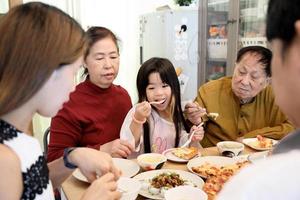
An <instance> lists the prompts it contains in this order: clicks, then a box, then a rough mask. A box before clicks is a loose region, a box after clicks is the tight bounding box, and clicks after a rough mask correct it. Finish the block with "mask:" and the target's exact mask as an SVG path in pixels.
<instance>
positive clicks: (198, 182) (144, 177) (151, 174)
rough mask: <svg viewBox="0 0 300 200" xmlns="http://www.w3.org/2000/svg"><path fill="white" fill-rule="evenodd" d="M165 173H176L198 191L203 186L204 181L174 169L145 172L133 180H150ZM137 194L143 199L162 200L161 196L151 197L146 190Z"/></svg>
mask: <svg viewBox="0 0 300 200" xmlns="http://www.w3.org/2000/svg"><path fill="white" fill-rule="evenodd" d="M165 172H171V173H172V172H174V173H177V174H179V176H180V177H181V178H182V179H183V180H185V181H189V182H191V183H193V184H195V185H196V186H197V187H198V188H200V189H202V187H203V185H204V181H203V180H202V178H200V177H198V176H196V175H194V174H192V173H190V172H186V171H182V170H175V169H160V170H153V171H147V172H143V173H140V174H138V175H136V176H135V177H134V178H136V179H138V180H140V181H143V180H150V179H152V178H153V177H155V176H157V175H159V174H162V173H165ZM139 194H140V195H142V196H144V197H147V198H150V199H164V198H163V196H162V195H161V194H158V195H153V194H151V193H150V192H149V191H148V190H143V189H141V190H140V192H139Z"/></svg>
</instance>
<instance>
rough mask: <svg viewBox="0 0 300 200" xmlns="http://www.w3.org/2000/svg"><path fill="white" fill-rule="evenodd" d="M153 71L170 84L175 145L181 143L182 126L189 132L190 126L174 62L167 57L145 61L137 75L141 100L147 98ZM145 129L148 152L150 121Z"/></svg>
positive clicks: (145, 148)
mask: <svg viewBox="0 0 300 200" xmlns="http://www.w3.org/2000/svg"><path fill="white" fill-rule="evenodd" d="M152 73H158V74H159V75H160V78H161V80H162V82H163V83H166V84H168V85H169V86H170V88H171V91H172V100H171V106H172V105H173V108H171V109H172V111H171V113H172V114H173V116H172V119H173V122H174V125H175V130H176V138H175V147H178V145H179V139H180V138H179V137H180V132H181V129H182V126H183V127H184V129H185V130H186V131H187V132H188V126H187V124H186V122H185V119H184V116H183V112H182V108H181V99H180V86H179V81H178V78H177V75H176V72H175V68H174V66H173V64H172V63H171V62H170V61H169V60H168V59H165V58H156V57H154V58H151V59H149V60H147V61H146V62H144V63H143V64H142V66H141V68H140V69H139V72H138V75H137V80H136V84H137V89H138V96H139V100H138V101H139V102H142V101H145V100H147V95H146V88H147V86H148V84H149V76H150V74H152ZM143 130H144V150H145V152H146V153H149V152H151V147H150V133H149V124H148V122H146V123H144V125H143Z"/></svg>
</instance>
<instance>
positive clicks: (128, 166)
mask: <svg viewBox="0 0 300 200" xmlns="http://www.w3.org/2000/svg"><path fill="white" fill-rule="evenodd" d="M113 162H114V164H115V166H116V167H117V168H119V169H120V170H121V171H122V176H123V177H129V178H130V177H133V176H134V175H136V174H137V173H138V172H139V171H140V166H139V165H138V164H137V163H136V162H134V161H132V160H128V159H122V158H113ZM73 176H74V177H75V178H77V179H78V180H81V181H84V182H88V180H87V179H86V178H85V176H84V175H83V174H82V173H81V172H80V170H79V169H76V170H75V171H74V172H73Z"/></svg>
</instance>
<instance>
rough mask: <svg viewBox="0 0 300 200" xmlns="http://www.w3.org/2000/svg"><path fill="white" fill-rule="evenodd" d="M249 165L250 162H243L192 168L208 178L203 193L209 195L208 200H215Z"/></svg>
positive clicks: (207, 164)
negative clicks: (227, 184) (230, 181)
mask: <svg viewBox="0 0 300 200" xmlns="http://www.w3.org/2000/svg"><path fill="white" fill-rule="evenodd" d="M248 163H249V162H248V161H243V162H237V163H235V164H233V165H227V166H222V167H219V166H215V165H212V164H210V163H205V164H203V165H201V166H197V167H192V170H193V171H194V172H196V173H197V174H199V175H200V176H203V177H206V178H207V179H206V182H205V184H204V186H203V191H204V192H206V194H207V195H208V200H213V199H215V197H216V195H217V194H218V192H219V191H220V190H221V189H222V187H223V185H224V184H225V183H226V182H227V181H228V180H229V179H230V178H231V177H232V176H233V175H234V174H236V173H237V172H238V171H239V170H240V169H241V168H242V167H243V166H245V165H247V164H248Z"/></svg>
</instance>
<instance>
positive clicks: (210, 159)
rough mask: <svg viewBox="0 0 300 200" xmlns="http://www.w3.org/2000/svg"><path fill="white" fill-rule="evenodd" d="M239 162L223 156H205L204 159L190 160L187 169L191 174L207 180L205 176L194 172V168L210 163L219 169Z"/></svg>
mask: <svg viewBox="0 0 300 200" xmlns="http://www.w3.org/2000/svg"><path fill="white" fill-rule="evenodd" d="M236 162H237V160H236V159H233V158H228V157H223V156H204V157H198V158H194V159H192V160H190V161H189V162H188V164H187V168H188V169H189V171H190V172H192V173H194V174H196V175H198V176H200V177H203V178H206V177H204V176H201V175H200V174H197V173H196V172H194V171H193V170H192V167H198V166H201V165H204V164H205V163H209V164H212V165H215V166H218V167H222V166H226V165H232V164H235V163H236Z"/></svg>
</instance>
